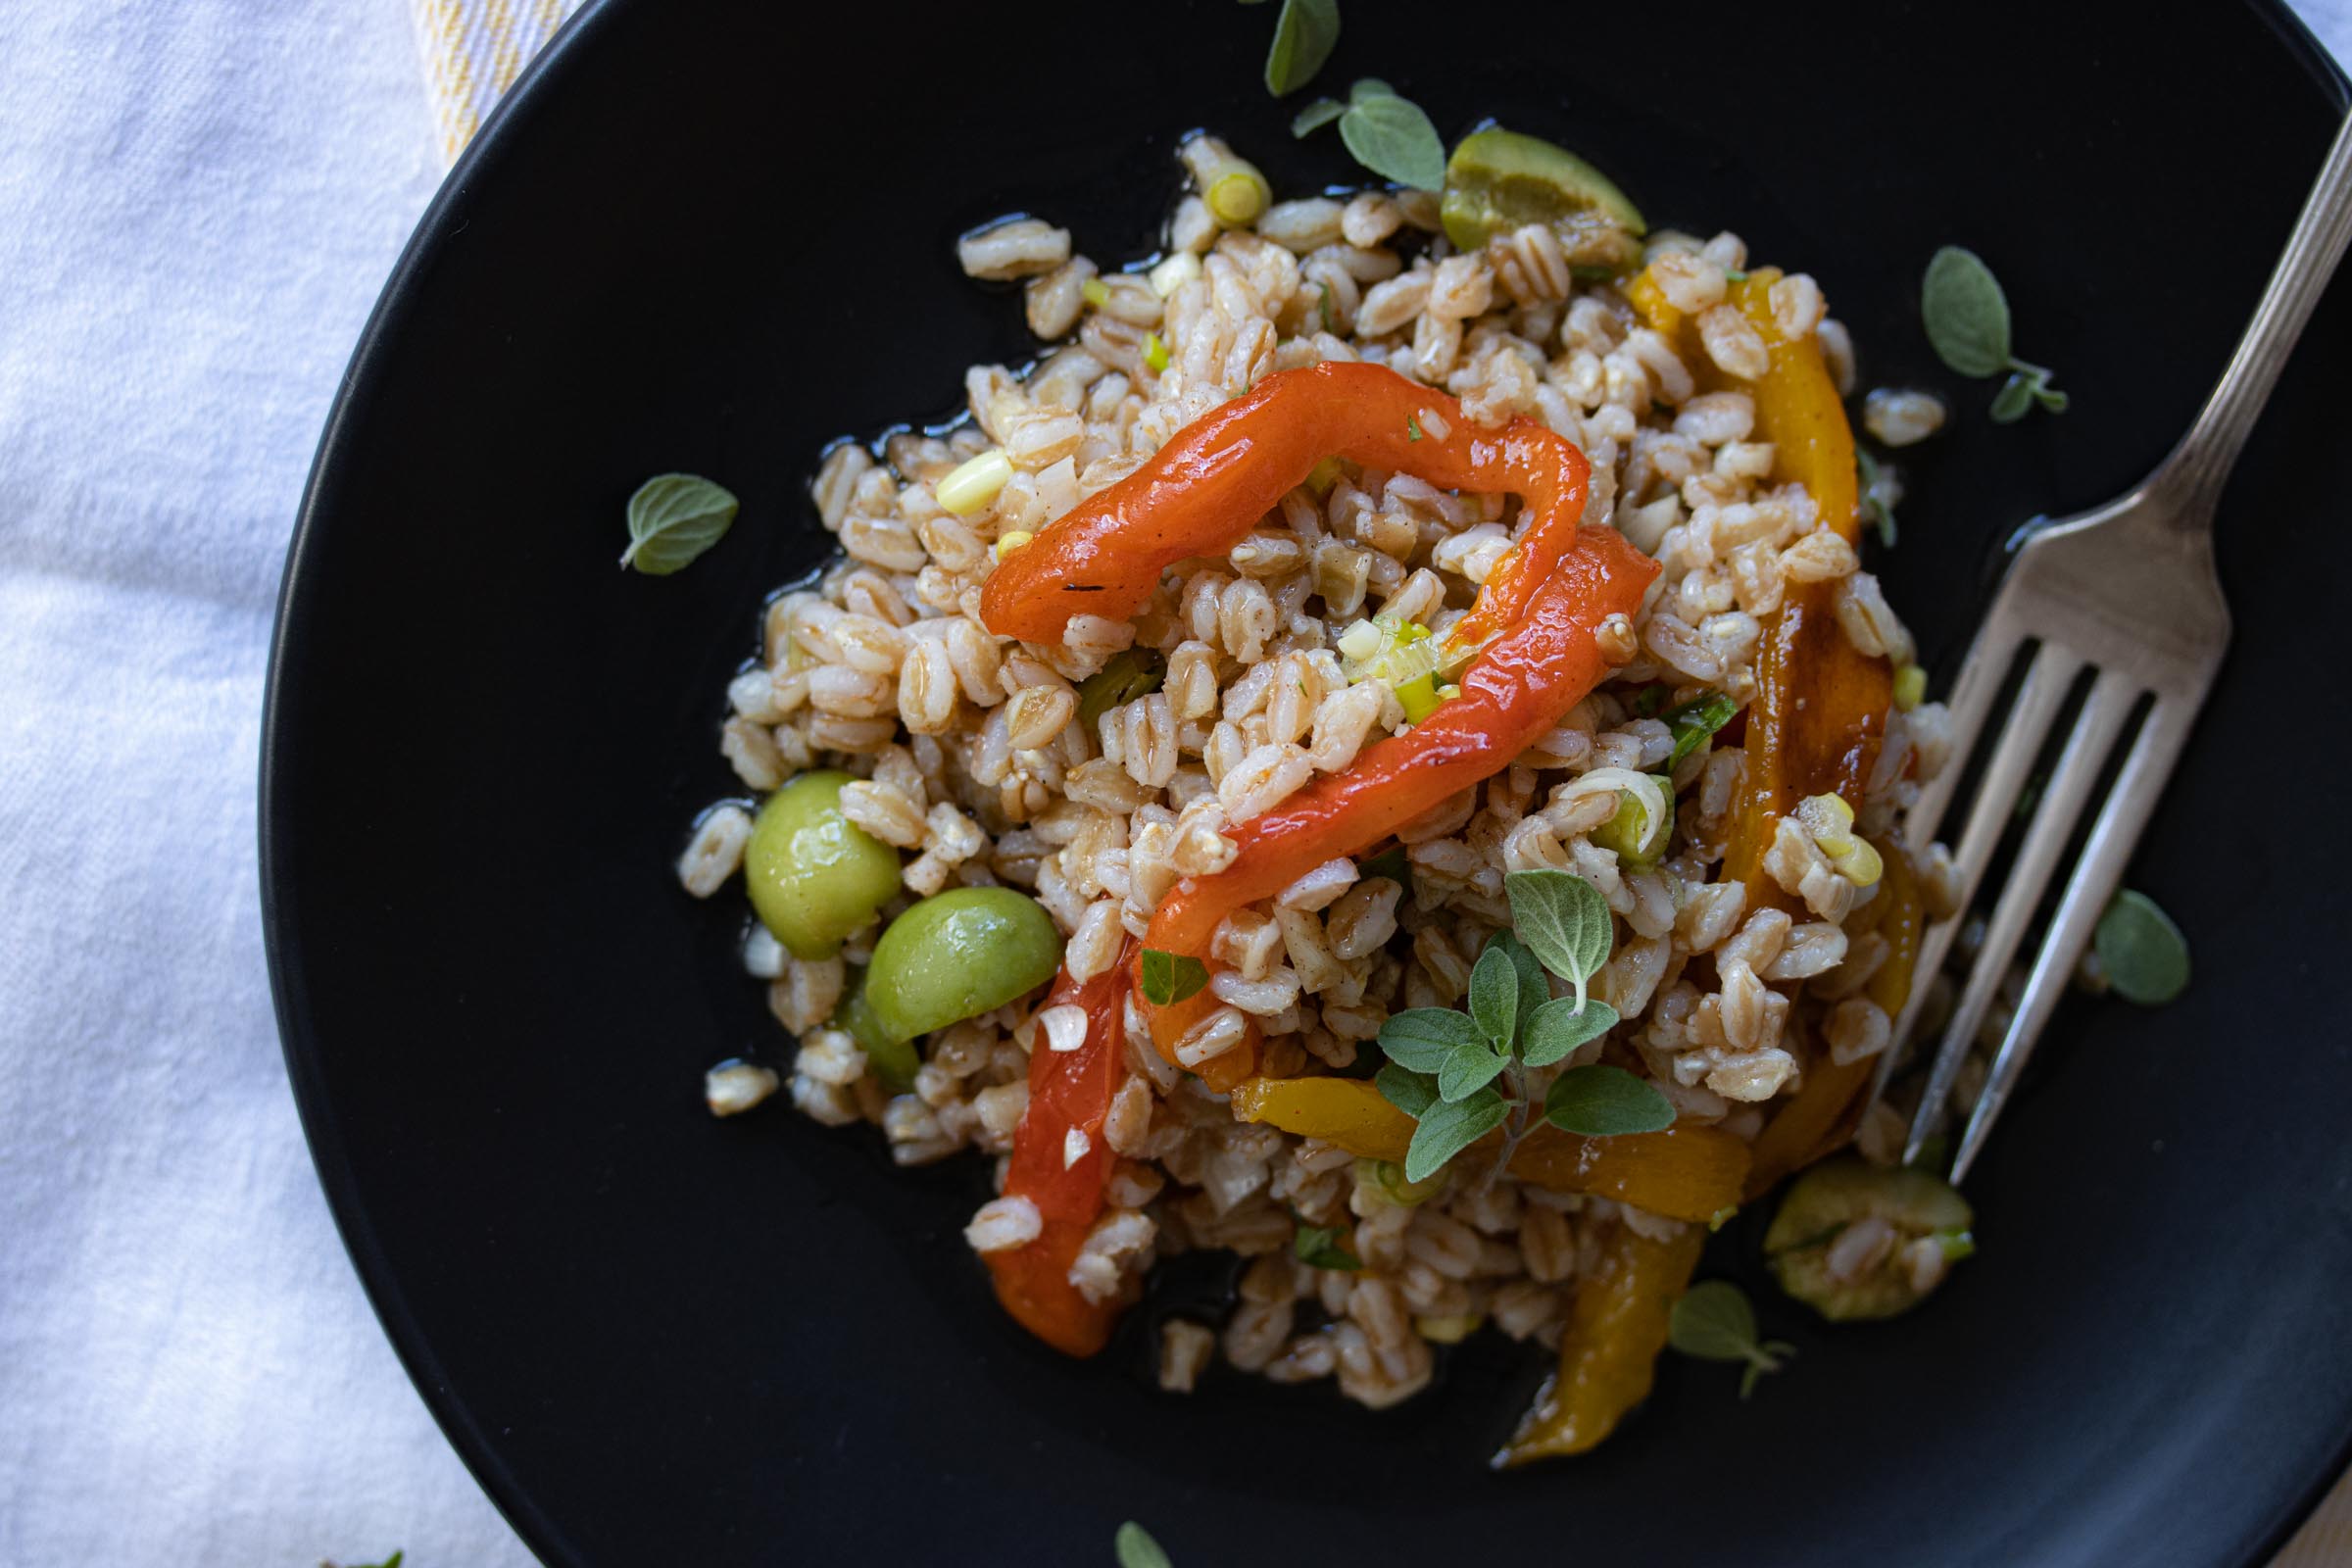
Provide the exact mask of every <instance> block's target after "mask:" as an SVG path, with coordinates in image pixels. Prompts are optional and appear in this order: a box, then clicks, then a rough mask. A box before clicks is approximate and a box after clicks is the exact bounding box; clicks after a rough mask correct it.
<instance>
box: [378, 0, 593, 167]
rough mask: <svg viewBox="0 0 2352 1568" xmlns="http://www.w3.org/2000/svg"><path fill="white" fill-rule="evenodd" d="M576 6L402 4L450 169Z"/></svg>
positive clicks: (494, 1) (424, 0)
mask: <svg viewBox="0 0 2352 1568" xmlns="http://www.w3.org/2000/svg"><path fill="white" fill-rule="evenodd" d="M579 3H580V0H409V4H410V10H411V13H412V14H413V15H414V17H415V19H416V23H417V58H418V59H419V60H420V61H421V62H422V63H423V66H424V81H425V89H426V91H427V92H428V93H429V94H430V95H431V97H432V101H433V119H434V121H435V123H436V124H437V126H438V128H439V131H440V137H441V156H442V158H443V159H444V160H445V161H447V162H450V163H455V162H457V158H458V154H460V153H462V152H464V151H465V150H466V143H467V142H469V141H471V140H472V139H473V133H474V132H475V131H477V130H479V129H481V126H482V122H483V121H485V120H487V119H489V118H490V111H491V109H492V108H493V107H494V106H496V104H497V103H498V100H499V97H500V95H501V94H503V93H504V92H505V91H506V90H507V89H508V88H509V87H512V86H513V85H515V77H516V76H519V75H521V74H522V68H523V67H524V66H526V65H528V64H529V63H530V60H531V57H532V56H533V55H535V54H537V53H538V52H539V49H540V46H541V45H543V44H545V43H546V42H547V40H548V39H550V38H552V37H554V36H555V32H556V29H557V28H558V27H560V26H562V25H564V18H565V17H567V16H569V15H571V13H572V11H573V10H574V9H575V8H577V6H578V5H579Z"/></svg>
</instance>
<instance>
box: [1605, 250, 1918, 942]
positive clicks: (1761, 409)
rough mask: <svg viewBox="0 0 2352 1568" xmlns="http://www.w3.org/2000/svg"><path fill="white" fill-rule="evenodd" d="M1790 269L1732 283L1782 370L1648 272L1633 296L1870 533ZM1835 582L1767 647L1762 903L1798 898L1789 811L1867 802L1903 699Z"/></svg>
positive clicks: (1790, 469) (1792, 604)
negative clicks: (1756, 359) (1737, 354)
mask: <svg viewBox="0 0 2352 1568" xmlns="http://www.w3.org/2000/svg"><path fill="white" fill-rule="evenodd" d="M1780 276H1781V274H1780V272H1779V271H1778V270H1775V269H1772V268H1760V269H1758V270H1755V271H1752V272H1750V273H1748V274H1747V275H1746V276H1745V277H1743V278H1741V279H1740V281H1739V282H1737V283H1734V284H1732V285H1731V287H1730V290H1729V292H1728V293H1727V294H1726V296H1725V298H1726V302H1727V303H1729V304H1730V305H1732V306H1734V307H1736V308H1737V309H1738V310H1739V311H1740V313H1741V314H1742V315H1744V316H1745V317H1746V318H1747V319H1748V321H1749V323H1750V324H1751V325H1753V326H1754V327H1755V329H1756V331H1757V333H1758V334H1759V335H1761V336H1762V338H1763V339H1764V344H1765V348H1766V350H1767V352H1768V354H1769V356H1770V360H1769V368H1767V369H1766V370H1765V372H1764V374H1763V375H1762V376H1760V377H1758V378H1757V379H1755V380H1752V381H1748V380H1741V379H1740V378H1738V377H1735V376H1732V375H1729V374H1727V373H1725V372H1724V371H1723V370H1721V369H1719V368H1716V366H1715V364H1714V362H1713V361H1712V360H1710V359H1709V358H1708V357H1707V352H1706V349H1705V346H1704V345H1703V344H1702V343H1701V342H1700V340H1699V334H1698V322H1697V320H1696V319H1694V318H1692V317H1690V316H1686V315H1685V314H1683V313H1682V312H1680V311H1678V310H1676V309H1675V308H1674V307H1673V306H1672V305H1670V304H1668V303H1667V301H1666V297H1665V294H1664V293H1663V292H1662V291H1661V290H1660V289H1659V288H1658V286H1657V283H1656V281H1655V280H1654V279H1653V278H1652V277H1651V276H1650V274H1649V272H1648V270H1646V269H1645V270H1643V271H1642V273H1641V275H1640V276H1638V277H1636V278H1635V279H1634V281H1633V282H1632V283H1631V284H1630V285H1628V287H1627V292H1626V297H1627V298H1628V300H1630V301H1631V302H1632V304H1633V307H1634V310H1635V311H1636V313H1637V314H1639V315H1640V316H1641V317H1642V320H1643V322H1644V324H1646V325H1648V326H1650V327H1651V328H1653V329H1654V330H1656V331H1657V332H1658V333H1660V334H1661V335H1662V336H1664V337H1666V338H1667V339H1668V340H1669V341H1671V342H1672V343H1673V344H1674V345H1675V347H1676V349H1677V351H1678V352H1679V353H1680V354H1681V355H1682V357H1683V361H1684V363H1685V364H1687V365H1689V366H1690V367H1691V372H1692V375H1693V376H1694V378H1695V379H1696V380H1697V381H1698V383H1699V384H1700V385H1701V386H1702V387H1706V388H1709V389H1737V390H1740V391H1743V392H1745V393H1746V394H1747V395H1748V397H1749V398H1750V399H1751V400H1752V401H1753V402H1754V405H1755V411H1756V425H1755V439H1757V440H1759V441H1769V442H1771V443H1772V444H1773V469H1772V476H1773V478H1774V479H1776V480H1779V481H1781V482H1783V483H1787V482H1789V481H1794V482H1795V483H1797V484H1800V485H1802V486H1804V488H1805V492H1806V494H1808V495H1810V496H1811V497H1812V498H1813V504H1814V506H1815V508H1816V509H1817V510H1818V511H1819V513H1820V515H1821V516H1822V517H1823V519H1825V520H1826V521H1827V522H1828V524H1829V525H1830V526H1831V527H1832V528H1835V529H1836V530H1837V531H1838V534H1839V535H1840V536H1841V537H1843V538H1844V539H1845V540H1846V542H1847V543H1849V544H1852V543H1856V542H1857V541H1858V540H1859V538H1860V535H1861V527H1862V518H1861V490H1860V481H1859V479H1858V478H1857V476H1856V474H1855V471H1854V434H1853V429H1852V427H1851V426H1850V425H1848V424H1847V423H1846V418H1845V407H1844V404H1843V403H1842V402H1841V401H1840V400H1839V398H1838V385H1837V383H1836V382H1835V381H1834V380H1832V379H1831V376H1830V371H1829V367H1828V366H1827V365H1826V364H1824V363H1823V361H1822V357H1821V346H1820V344H1819V343H1818V342H1817V341H1816V340H1815V338H1814V337H1813V336H1812V335H1811V334H1809V333H1808V334H1807V335H1806V336H1804V337H1801V338H1789V337H1786V336H1784V335H1783V334H1782V332H1781V329H1780V326H1779V324H1778V323H1777V322H1776V321H1775V320H1774V319H1773V315H1772V298H1771V295H1772V285H1773V284H1774V283H1776V282H1778V281H1779V280H1780ZM1836 600H1837V590H1836V587H1835V585H1833V584H1827V583H1815V584H1809V585H1795V584H1792V585H1791V586H1790V587H1789V593H1788V596H1787V598H1786V599H1785V600H1784V601H1783V603H1782V606H1781V609H1780V610H1779V611H1778V612H1776V613H1774V614H1772V615H1771V616H1769V617H1767V618H1766V620H1765V623H1764V640H1763V642H1762V643H1761V644H1760V645H1759V646H1758V648H1757V650H1756V662H1755V675H1756V691H1755V696H1754V698H1753V699H1752V700H1751V701H1750V702H1749V704H1748V709H1747V732H1746V739H1745V741H1744V743H1743V744H1744V748H1745V754H1746V759H1747V769H1746V775H1745V777H1744V778H1743V779H1742V781H1741V785H1740V794H1739V796H1738V798H1737V799H1736V800H1735V802H1734V803H1733V816H1732V832H1731V842H1730V846H1729V848H1728V850H1727V851H1726V853H1725V856H1724V874H1725V877H1726V879H1727V880H1735V881H1742V882H1745V883H1746V884H1747V885H1748V887H1747V895H1748V907H1750V908H1762V907H1767V906H1771V907H1780V908H1787V907H1790V900H1789V897H1788V895H1787V894H1785V893H1783V892H1782V891H1781V888H1780V886H1779V884H1777V883H1776V882H1774V881H1773V880H1772V878H1770V877H1769V876H1766V875H1764V874H1763V872H1762V869H1761V865H1760V862H1761V861H1762V859H1763V857H1764V852H1765V850H1766V849H1768V848H1770V847H1771V844H1772V835H1773V831H1774V828H1775V827H1776V825H1777V824H1778V822H1779V819H1780V818H1781V817H1782V816H1783V815H1784V814H1785V813H1787V812H1789V811H1790V810H1792V809H1795V807H1796V803H1797V802H1799V801H1801V800H1803V799H1804V798H1805V797H1807V796H1809V795H1826V794H1831V793H1835V794H1838V795H1840V796H1843V797H1844V798H1845V801H1846V804H1847V805H1849V806H1856V807H1858V806H1860V805H1861V803H1862V786H1863V784H1864V783H1865V782H1867V781H1868V779H1869V777H1870V770H1871V768H1872V766H1873V765H1874V764H1875V763H1876V762H1877V760H1878V755H1879V743H1880V741H1881V740H1882V739H1883V738H1884V737H1885V735H1886V730H1887V709H1888V708H1889V707H1890V706H1891V705H1892V704H1893V701H1894V668H1893V665H1892V664H1890V663H1889V662H1887V661H1886V660H1884V659H1878V658H1872V657H1869V656H1866V655H1864V654H1862V653H1861V652H1860V651H1858V650H1857V649H1856V648H1855V647H1854V646H1853V644H1852V643H1850V642H1848V641H1847V640H1846V637H1845V634H1844V632H1843V631H1842V630H1841V629H1840V628H1839V626H1838V616H1837V613H1836V611H1835V609H1834V606H1835V603H1836Z"/></svg>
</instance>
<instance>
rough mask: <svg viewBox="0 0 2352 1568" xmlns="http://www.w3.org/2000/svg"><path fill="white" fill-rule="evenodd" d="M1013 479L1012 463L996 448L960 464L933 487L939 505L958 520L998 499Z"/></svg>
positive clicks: (991, 448)
mask: <svg viewBox="0 0 2352 1568" xmlns="http://www.w3.org/2000/svg"><path fill="white" fill-rule="evenodd" d="M1011 477H1012V460H1011V459H1010V458H1008V457H1006V456H1005V454H1004V452H1003V451H1002V450H1001V449H999V448H996V447H990V448H989V449H988V450H987V451H986V452H983V453H981V454H980V455H979V456H978V457H976V458H974V459H972V460H971V461H970V462H969V463H966V464H963V465H962V466H959V467H957V468H956V470H955V471H954V472H953V473H951V474H949V475H948V476H947V477H946V478H944V479H942V480H940V481H939V483H938V484H937V485H935V486H933V487H932V492H931V493H932V494H933V495H935V496H937V497H938V498H939V504H940V505H941V506H943V507H945V508H947V509H948V510H949V511H950V512H953V513H954V514H956V515H957V516H958V517H968V516H970V515H972V514H973V513H975V512H978V511H980V510H981V509H982V508H984V507H986V506H987V505H988V504H989V503H990V502H992V501H994V500H996V499H997V492H998V491H1000V490H1002V489H1004V488H1005V480H1007V479H1009V478H1011Z"/></svg>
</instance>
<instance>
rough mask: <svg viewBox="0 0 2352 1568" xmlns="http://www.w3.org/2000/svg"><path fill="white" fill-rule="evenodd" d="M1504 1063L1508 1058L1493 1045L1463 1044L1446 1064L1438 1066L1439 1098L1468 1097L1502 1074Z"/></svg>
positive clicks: (1448, 1058)
mask: <svg viewBox="0 0 2352 1568" xmlns="http://www.w3.org/2000/svg"><path fill="white" fill-rule="evenodd" d="M1506 1064H1507V1058H1505V1057H1504V1056H1503V1055H1502V1054H1501V1053H1500V1052H1498V1051H1497V1050H1495V1048H1494V1047H1492V1046H1488V1045H1476V1046H1464V1047H1463V1048H1462V1049H1461V1050H1459V1051H1457V1052H1455V1053H1454V1054H1452V1055H1450V1056H1447V1057H1446V1065H1445V1066H1443V1067H1440V1068H1439V1069H1438V1098H1439V1099H1440V1100H1444V1101H1448V1102H1451V1101H1459V1100H1468V1099H1469V1098H1470V1097H1471V1096H1472V1095H1475V1094H1477V1093H1478V1092H1479V1091H1480V1090H1481V1089H1484V1088H1486V1087H1487V1085H1489V1084H1491V1083H1493V1082H1494V1081H1495V1079H1496V1078H1499V1077H1500V1076H1502V1069H1503V1067H1504V1066H1505V1065H1506Z"/></svg>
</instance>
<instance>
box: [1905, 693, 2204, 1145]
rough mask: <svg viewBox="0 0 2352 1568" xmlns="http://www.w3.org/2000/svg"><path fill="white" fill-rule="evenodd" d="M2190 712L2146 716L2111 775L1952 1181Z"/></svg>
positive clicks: (2082, 936) (2041, 1018)
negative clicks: (2117, 770)
mask: <svg viewBox="0 0 2352 1568" xmlns="http://www.w3.org/2000/svg"><path fill="white" fill-rule="evenodd" d="M2196 711H2197V704H2196V702H2195V701H2194V700H2193V699H2192V700H2190V701H2187V702H2178V701H2175V700H2172V699H2169V698H2167V699H2159V700H2158V702H2157V704H2156V707H2155V708H2154V710H2153V711H2150V712H2149V714H2148V718H2147V723H2146V724H2145V725H2144V726H2142V727H2141V729H2140V732H2139V738H2138V739H2137V740H2135V741H2134V742H2132V745H2131V755H2130V756H2129V757H2128V758H2127V759H2126V760H2125V761H2124V766H2123V770H2122V771H2121V772H2120V773H2118V774H2117V775H2116V779H2115V788H2114V789H2113V790H2112V791H2111V792H2109V794H2108V797H2107V803H2106V805H2105V806H2103V807H2101V808H2100V809H2099V816H2098V821H2097V822H2096V823H2095V824H2093V826H2092V827H2091V830H2090V838H2089V840H2088V841H2087V842H2086V843H2084V845H2083V846H2082V859H2081V860H2080V861H2078V862H2077V863H2076V866H2075V873H2074V875H2073V876H2072V877H2071V878H2069V879H2068V881H2067V884H2066V896H2065V898H2064V899H2063V900H2062V901H2061V902H2060V904H2059V906H2058V912H2057V914H2056V915H2055V916H2053V917H2052V919H2051V921H2050V930H2049V934H2048V935H2047V936H2045V937H2044V938H2043V939H2042V943H2041V952H2040V954H2039V955H2038V956H2036V957H2035V958H2034V972H2033V974H2032V975H2030V976H2029V977H2028V978H2027V980H2026V990H2025V995H2024V996H2023V997H2021V998H2019V999H2018V1005H2017V1015H2016V1016H2015V1017H2014V1018H2012V1019H2011V1020H2010V1021H2009V1030H2008V1033H2006V1034H2005V1035H2003V1036H2002V1037H2001V1046H2000V1050H1999V1052H1998V1053H1997V1054H1995V1055H1994V1056H1993V1059H1992V1070H1991V1072H1990V1073H1988V1074H1987V1075H1986V1076H1985V1092H1984V1094H1983V1095H1981V1096H1979V1097H1978V1099H1977V1105H1976V1109H1975V1110H1974V1111H1972V1112H1971V1113H1970V1115H1969V1118H1968V1129H1967V1131H1966V1132H1964V1133H1963V1134H1962V1135H1961V1138H1960V1146H1959V1152H1958V1153H1957V1154H1956V1155H1954V1156H1953V1159H1952V1175H1951V1179H1952V1180H1953V1181H1954V1182H1958V1181H1959V1180H1960V1179H1961V1178H1962V1177H1964V1176H1966V1175H1967V1174H1968V1167H1969V1165H1970V1164H1971V1163H1972V1162H1974V1161H1975V1159H1976V1157H1977V1152H1978V1151H1979V1150H1981V1149H1983V1148H1984V1147H1985V1138H1986V1137H1988V1136H1989V1135H1990V1134H1991V1132H1992V1123H1993V1118H1995V1117H1996V1116H1998V1115H2000V1113H2001V1106H2002V1105H2003V1104H2004V1103H2007V1101H2008V1099H2009V1091H2010V1090H2011V1089H2012V1088H2014V1087H2015V1086H2016V1084H2017V1080H2018V1078H2019V1077H2020V1075H2022V1074H2023V1073H2024V1072H2025V1070H2026V1063H2027V1061H2028V1060H2029V1059H2030V1058H2031V1057H2032V1056H2033V1054H2034V1044H2035V1042H2036V1041H2038V1040H2039V1039H2040V1036H2041V1031H2042V1028H2043V1026H2044V1025H2046V1024H2047V1023H2048V1022H2049V1020H2050V1013H2051V1011H2052V1009H2054V1008H2055V1007H2056V1006H2057V1005H2058V1001H2059V999H2060V998H2061V997H2062V996H2064V995H2065V993H2066V986H2067V982H2068V980H2069V979H2071V978H2072V977H2073V974H2074V970H2075V965H2076V963H2077V961H2078V960H2079V959H2080V957H2081V955H2082V949H2083V947H2084V946H2085V945H2086V944H2088V942H2089V941H2090V935H2091V932H2092V931H2093V930H2094V929H2095V928H2096V927H2097V925H2098V922H2099V916H2100V914H2102V913H2103V912H2104V911H2105V910H2106V907H2107V901H2108V900H2110V899H2112V898H2113V897H2115V886H2116V883H2117V882H2119V881H2121V880H2122V878H2123V872H2124V862H2125V861H2126V860H2127V859H2129V858H2131V849H2132V846H2133V845H2134V844H2136V843H2137V842H2138V841H2139V831H2140V828H2141V826H2142V825H2143V824H2145V823H2146V821H2147V819H2148V813H2149V812H2150V811H2151V810H2152V809H2154V808H2155V805H2156V797H2157V796H2158V795H2159V794H2161V793H2162V792H2163V789H2164V785H2165V780H2166V778H2167V777H2168V776H2170V774H2171V773H2172V770H2173V760H2174V759H2175V758H2177V757H2179V756H2180V747H2181V744H2182V743H2183V742H2184V741H2186V740H2187V738H2188V727H2189V723H2190V721H2191V720H2192V719H2193V718H2194V717H2195V716H2196Z"/></svg>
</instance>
